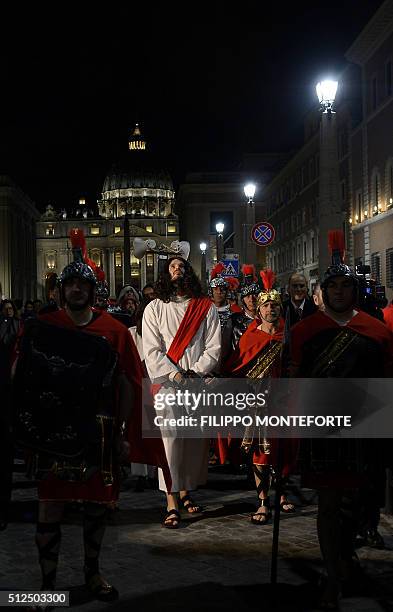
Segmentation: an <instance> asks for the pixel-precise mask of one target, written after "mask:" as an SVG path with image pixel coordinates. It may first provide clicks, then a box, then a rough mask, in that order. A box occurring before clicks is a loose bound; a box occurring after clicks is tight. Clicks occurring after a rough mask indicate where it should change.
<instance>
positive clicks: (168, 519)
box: [162, 509, 181, 529]
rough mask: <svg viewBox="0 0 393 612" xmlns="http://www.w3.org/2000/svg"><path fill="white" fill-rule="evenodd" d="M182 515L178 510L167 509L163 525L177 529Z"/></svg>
mask: <svg viewBox="0 0 393 612" xmlns="http://www.w3.org/2000/svg"><path fill="white" fill-rule="evenodd" d="M180 520H181V517H180V512H179V511H178V510H175V509H173V510H167V512H166V514H165V516H164V520H163V521H162V527H166V528H167V529H177V528H178V527H179V523H180Z"/></svg>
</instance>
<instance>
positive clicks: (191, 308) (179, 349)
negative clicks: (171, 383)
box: [151, 298, 213, 396]
mask: <svg viewBox="0 0 393 612" xmlns="http://www.w3.org/2000/svg"><path fill="white" fill-rule="evenodd" d="M212 305H213V304H212V302H211V301H210V300H209V298H192V299H191V301H190V303H189V304H188V306H187V310H186V312H185V313H184V317H183V319H182V322H181V323H180V326H179V328H178V330H177V332H176V334H175V337H174V338H173V340H172V342H171V346H170V347H169V350H168V352H167V354H166V355H167V357H169V359H170V360H171V361H172V362H173V363H175V364H176V365H177V364H178V363H179V361H180V359H181V358H182V357H183V355H184V351H185V350H186V348H187V346H188V345H189V344H190V342H191V340H192V339H193V337H194V336H195V334H196V333H197V331H198V329H199V326H200V325H201V323H202V321H203V319H204V318H205V317H206V315H207V313H208V312H209V309H210V307H211V306H212ZM160 389H161V384H160V383H156V384H154V385H152V386H151V391H152V394H153V396H154V395H155V394H156V393H158V392H159V390H160Z"/></svg>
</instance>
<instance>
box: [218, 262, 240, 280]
mask: <svg viewBox="0 0 393 612" xmlns="http://www.w3.org/2000/svg"><path fill="white" fill-rule="evenodd" d="M221 261H222V263H223V264H224V266H225V270H224V271H223V272H222V273H221V275H222V276H239V260H238V259H222V260H221Z"/></svg>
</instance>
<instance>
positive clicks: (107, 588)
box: [86, 572, 119, 601]
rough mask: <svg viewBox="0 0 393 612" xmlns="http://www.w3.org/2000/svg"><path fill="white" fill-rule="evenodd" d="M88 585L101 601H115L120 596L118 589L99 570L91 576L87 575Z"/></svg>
mask: <svg viewBox="0 0 393 612" xmlns="http://www.w3.org/2000/svg"><path fill="white" fill-rule="evenodd" d="M86 586H87V588H88V590H89V591H90V593H91V594H92V595H93V596H94V597H95V599H98V600H99V601H115V600H116V599H118V598H119V592H118V590H117V589H115V587H114V586H112V585H111V584H109V583H108V582H107V581H106V580H105V579H104V578H103V577H102V576H101V574H99V573H98V572H97V573H96V574H93V575H92V576H90V577H89V578H87V577H86Z"/></svg>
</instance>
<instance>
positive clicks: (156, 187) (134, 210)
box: [98, 124, 175, 218]
mask: <svg viewBox="0 0 393 612" xmlns="http://www.w3.org/2000/svg"><path fill="white" fill-rule="evenodd" d="M174 197H175V193H174V189H173V182H172V179H171V176H170V174H169V173H168V172H167V171H166V170H164V169H162V168H160V164H159V163H157V159H156V158H155V156H154V154H153V153H152V151H151V150H150V147H149V145H148V143H147V142H146V140H145V138H144V137H143V136H142V133H141V130H140V127H139V125H138V124H136V125H135V128H134V129H133V130H132V132H131V135H130V137H129V140H128V151H127V154H126V155H124V156H123V159H121V161H119V162H117V163H116V164H114V165H113V166H112V168H111V170H110V171H109V172H108V175H107V176H106V178H105V180H104V184H103V187H102V196H101V200H99V201H98V207H99V211H100V215H101V216H103V217H106V218H110V217H119V216H123V215H124V214H125V211H126V210H127V212H128V214H130V215H138V216H140V215H142V214H144V213H146V214H147V215H149V216H150V215H151V214H154V215H156V216H168V215H170V214H172V212H173V205H174ZM153 210H154V213H152V212H151V211H153Z"/></svg>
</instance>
